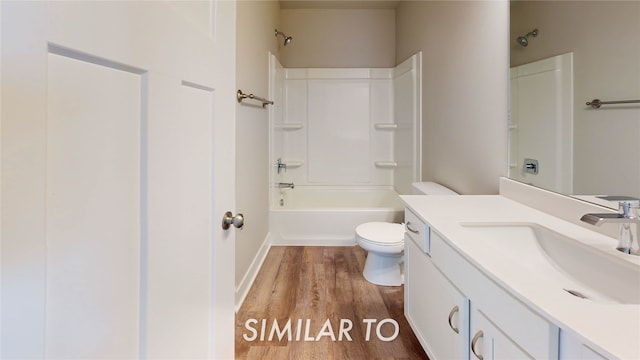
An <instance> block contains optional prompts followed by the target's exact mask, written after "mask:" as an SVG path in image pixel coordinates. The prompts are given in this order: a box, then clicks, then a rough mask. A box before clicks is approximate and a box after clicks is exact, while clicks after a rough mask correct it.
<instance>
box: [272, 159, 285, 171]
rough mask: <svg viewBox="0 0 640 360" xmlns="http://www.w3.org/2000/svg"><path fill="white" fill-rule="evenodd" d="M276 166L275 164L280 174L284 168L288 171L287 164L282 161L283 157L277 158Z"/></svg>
mask: <svg viewBox="0 0 640 360" xmlns="http://www.w3.org/2000/svg"><path fill="white" fill-rule="evenodd" d="M274 166H275V168H276V171H277V172H278V174H280V172H281V171H282V170H284V172H287V164H285V163H283V162H282V158H278V160H276V164H275V165H274Z"/></svg>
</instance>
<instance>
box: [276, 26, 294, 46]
mask: <svg viewBox="0 0 640 360" xmlns="http://www.w3.org/2000/svg"><path fill="white" fill-rule="evenodd" d="M278 35H282V37H283V38H284V46H287V45H289V43H290V42H291V40H293V38H292V37H291V36H287V35H285V34H284V33H282V32H280V31H278V29H276V37H278Z"/></svg>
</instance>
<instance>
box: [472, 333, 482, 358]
mask: <svg viewBox="0 0 640 360" xmlns="http://www.w3.org/2000/svg"><path fill="white" fill-rule="evenodd" d="M483 337H484V333H483V332H482V330H480V331H478V332H477V333H476V334H475V335H474V336H473V339H472V340H471V352H472V353H473V355H475V356H476V358H477V359H478V360H482V359H483V356H482V354H478V351H477V349H476V345H477V344H478V341H479V340H480V339H482V338H483Z"/></svg>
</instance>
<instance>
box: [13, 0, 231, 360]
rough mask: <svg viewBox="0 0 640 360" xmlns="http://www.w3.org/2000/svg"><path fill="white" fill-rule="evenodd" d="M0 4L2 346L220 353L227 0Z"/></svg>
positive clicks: (224, 316) (224, 328)
mask: <svg viewBox="0 0 640 360" xmlns="http://www.w3.org/2000/svg"><path fill="white" fill-rule="evenodd" d="M0 6H1V16H2V19H1V26H2V28H1V32H2V58H1V65H2V68H1V70H2V72H1V75H2V84H1V85H2V88H1V95H2V98H1V101H2V112H1V118H0V121H1V125H2V138H1V143H2V157H1V177H0V181H1V185H2V186H1V189H2V217H1V226H2V227H1V228H2V231H1V254H2V260H1V272H2V299H1V300H2V317H1V320H2V324H1V325H2V334H1V335H2V336H1V355H2V358H82V359H100V358H111V359H116V358H117V359H124V358H129V359H132V358H159V357H166V358H217V359H226V358H233V347H234V345H233V344H234V338H233V333H234V331H233V329H234V319H233V317H234V313H233V296H234V291H233V290H234V276H233V271H234V264H233V258H234V251H235V250H234V248H235V246H234V241H233V239H234V234H233V231H228V232H222V230H221V227H220V222H221V218H222V214H223V213H224V210H227V209H228V210H233V208H234V195H233V194H234V188H233V186H234V174H235V167H234V163H233V159H234V156H233V149H234V148H235V145H234V137H235V134H234V129H235V106H236V105H235V98H234V97H235V89H234V88H235V78H234V76H235V55H234V54H235V2H233V1H220V2H216V1H213V0H212V1H194V2H169V1H68V2H64V1H33V2H26V1H2V3H0Z"/></svg>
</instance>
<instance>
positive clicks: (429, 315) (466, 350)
mask: <svg viewBox="0 0 640 360" xmlns="http://www.w3.org/2000/svg"><path fill="white" fill-rule="evenodd" d="M405 218H410V219H413V221H412V224H413V225H414V230H415V229H417V228H420V229H424V231H422V232H421V234H420V235H418V234H416V233H413V232H410V231H409V230H408V231H407V233H406V234H407V236H405V266H406V267H405V315H406V317H407V320H408V321H409V324H410V325H411V327H412V329H413V330H414V332H415V333H416V335H417V337H418V339H419V340H420V342H421V344H422V345H423V347H424V348H425V351H426V352H427V354H428V355H429V357H430V358H431V359H434V360H437V359H484V360H489V359H526V358H535V359H558V355H559V352H558V351H559V346H558V345H559V344H558V342H559V329H558V327H556V326H555V325H553V324H551V323H549V322H548V321H546V320H545V319H544V318H542V317H541V316H539V315H538V314H536V313H535V312H534V311H532V310H531V309H529V308H528V307H526V306H525V305H524V304H522V303H521V302H519V301H518V300H517V299H515V298H514V297H513V296H511V295H510V294H509V293H507V292H506V291H505V290H504V289H503V288H501V287H500V286H498V285H497V284H496V283H495V282H493V281H492V280H491V279H489V278H488V277H486V276H485V275H484V274H483V273H481V272H480V271H479V270H478V269H477V268H476V267H475V266H473V265H472V264H471V263H469V262H468V261H467V260H466V259H465V258H463V257H462V256H461V255H460V254H459V253H457V252H456V251H455V250H454V249H453V248H452V247H451V246H450V245H449V244H448V243H447V242H446V241H445V240H444V239H443V238H442V237H441V236H440V235H439V234H438V233H437V231H435V230H434V229H431V228H430V227H429V225H428V224H425V223H424V222H417V221H418V220H417V216H416V215H415V214H413V213H412V212H411V211H410V210H409V209H407V211H406V212H405ZM423 244H428V246H427V247H423V246H422V245H423ZM455 330H457V332H456V331H455Z"/></svg>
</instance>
